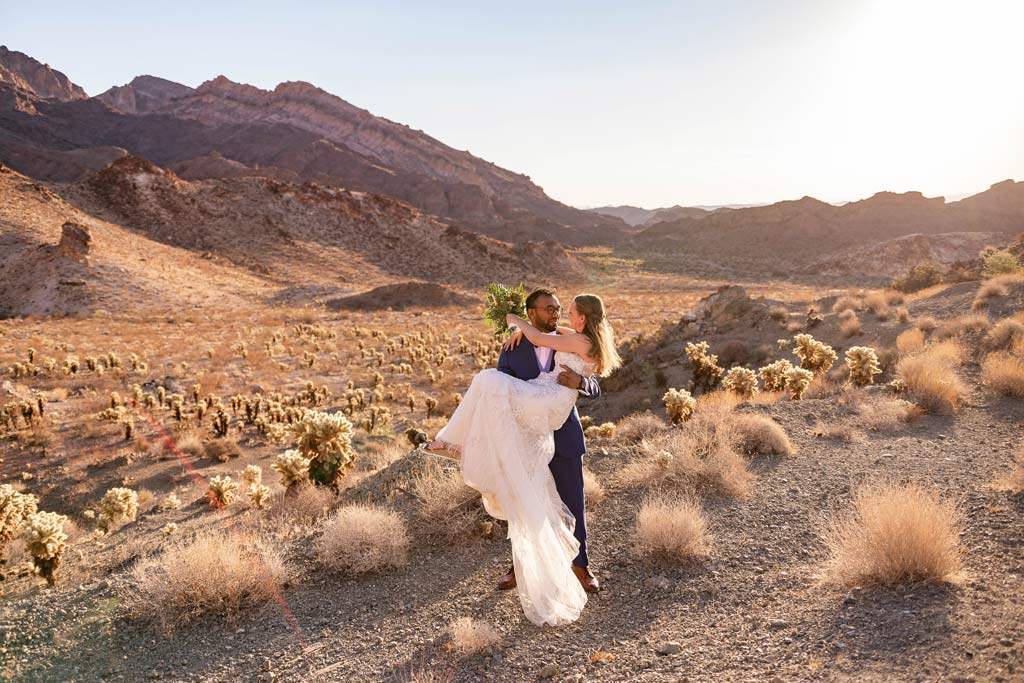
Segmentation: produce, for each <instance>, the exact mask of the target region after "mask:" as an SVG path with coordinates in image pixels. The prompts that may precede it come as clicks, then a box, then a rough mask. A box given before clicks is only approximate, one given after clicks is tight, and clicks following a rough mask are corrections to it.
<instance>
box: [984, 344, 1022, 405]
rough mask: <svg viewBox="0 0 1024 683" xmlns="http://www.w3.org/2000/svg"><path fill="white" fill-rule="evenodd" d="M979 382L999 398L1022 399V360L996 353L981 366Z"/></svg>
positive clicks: (1010, 354) (1003, 353)
mask: <svg viewBox="0 0 1024 683" xmlns="http://www.w3.org/2000/svg"><path fill="white" fill-rule="evenodd" d="M981 381H982V382H984V383H985V385H986V386H988V387H989V388H991V389H992V390H993V391H995V392H996V393H997V394H999V395H1000V396H1006V397H1009V398H1024V358H1021V357H1020V356H1017V355H1015V354H1013V353H1007V352H1005V351H996V352H995V353H990V354H988V356H986V357H985V360H984V362H982V364H981Z"/></svg>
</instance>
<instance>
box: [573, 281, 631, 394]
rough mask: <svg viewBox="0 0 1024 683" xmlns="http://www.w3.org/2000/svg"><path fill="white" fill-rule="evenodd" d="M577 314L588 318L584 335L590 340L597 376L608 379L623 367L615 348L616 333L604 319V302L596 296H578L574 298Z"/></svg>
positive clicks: (591, 354) (584, 327) (591, 355)
mask: <svg viewBox="0 0 1024 683" xmlns="http://www.w3.org/2000/svg"><path fill="white" fill-rule="evenodd" d="M573 303H575V304H576V312H577V313H580V314H581V315H584V316H586V319H587V320H586V323H585V324H584V326H583V334H585V335H586V336H587V337H588V338H589V339H590V357H591V358H593V359H594V360H595V361H596V362H597V374H598V375H600V376H601V377H607V376H608V375H610V374H611V373H612V371H613V370H615V369H616V368H618V367H619V366H621V365H622V359H621V358H620V357H619V351H618V349H616V348H615V332H613V331H612V326H611V324H609V322H608V319H607V318H605V317H604V302H603V301H601V297H599V296H598V295H596V294H578V295H576V297H574V298H573Z"/></svg>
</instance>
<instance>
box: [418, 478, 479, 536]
mask: <svg viewBox="0 0 1024 683" xmlns="http://www.w3.org/2000/svg"><path fill="white" fill-rule="evenodd" d="M410 491H411V492H412V494H413V495H414V496H415V497H416V499H417V500H418V501H419V503H420V505H419V508H418V509H417V511H416V520H417V526H418V527H419V529H420V530H421V531H423V532H424V533H426V534H427V535H429V536H432V537H436V538H441V539H443V540H445V541H448V542H451V541H454V540H455V539H457V538H460V537H466V536H469V535H471V534H472V533H473V531H474V529H476V521H477V517H478V509H477V500H478V498H479V496H478V494H477V492H476V491H474V490H473V489H471V488H470V487H469V486H467V485H466V482H465V481H463V479H462V474H461V472H460V471H459V470H458V469H457V468H453V467H442V466H441V464H440V463H437V462H434V461H427V462H425V463H424V464H423V467H422V468H420V470H419V471H418V472H417V473H416V475H415V476H414V477H413V480H412V482H411V486H410Z"/></svg>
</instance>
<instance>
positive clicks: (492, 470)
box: [437, 351, 594, 625]
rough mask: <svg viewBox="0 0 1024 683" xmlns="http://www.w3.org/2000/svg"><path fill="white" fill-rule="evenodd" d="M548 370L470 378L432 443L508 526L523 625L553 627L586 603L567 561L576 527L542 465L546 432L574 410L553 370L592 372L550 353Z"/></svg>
mask: <svg viewBox="0 0 1024 683" xmlns="http://www.w3.org/2000/svg"><path fill="white" fill-rule="evenodd" d="M554 360H555V364H554V367H555V370H553V371H551V372H544V373H541V374H540V375H539V376H538V377H536V378H535V379H532V380H529V381H524V380H521V379H518V378H516V377H512V376H511V375H506V374H505V373H503V372H501V371H500V370H496V369H488V370H484V371H482V372H479V373H477V374H476V376H475V377H474V378H473V382H472V384H470V387H469V390H468V391H467V392H466V394H465V396H464V397H463V399H462V401H461V403H459V407H458V408H457V409H456V410H455V413H454V414H453V415H452V417H451V419H450V420H449V421H448V424H447V425H446V426H445V427H444V429H442V430H441V431H440V432H439V433H438V435H437V438H438V440H440V441H442V442H443V443H445V444H447V445H448V446H449V447H451V448H454V449H456V450H458V451H460V452H461V453H462V460H461V466H462V476H463V479H465V481H466V483H467V484H468V485H469V486H471V487H473V488H474V489H476V490H477V491H479V492H480V494H481V497H482V499H483V504H484V508H485V509H486V510H487V512H488V513H489V514H490V515H491V516H492V517H496V518H498V519H505V520H508V538H509V540H510V541H511V542H512V559H513V563H514V564H515V571H516V585H517V588H518V591H519V599H520V602H521V603H522V605H523V611H524V613H525V614H526V617H527V618H528V619H529V620H530V621H532V622H533V623H535V624H537V625H541V624H550V625H559V624H566V623H569V622H571V621H574V620H575V619H576V618H577V617H579V615H580V612H581V611H582V610H583V606H584V605H585V604H586V601H587V594H586V593H585V592H584V590H583V588H582V586H580V584H579V581H578V580H577V579H576V575H575V574H573V572H572V569H571V564H572V560H573V558H574V557H576V554H577V553H578V552H579V541H577V540H576V537H575V536H573V529H574V527H575V524H576V520H575V518H573V516H572V513H571V512H569V509H568V508H567V507H565V504H564V503H562V499H561V498H560V497H559V495H558V491H557V489H556V488H555V480H554V477H552V475H551V471H550V470H549V469H548V463H549V462H551V458H552V457H554V454H555V438H554V432H555V430H556V429H558V428H559V427H561V426H562V425H563V424H564V423H565V420H566V419H567V418H568V417H569V413H570V412H571V411H572V409H573V406H574V405H575V404H576V396H577V392H576V390H575V389H569V388H568V387H563V386H562V385H561V384H559V383H558V379H557V378H558V374H559V373H560V372H561V368H560V367H559V366H560V365H566V366H567V367H569V368H572V369H573V370H575V371H576V372H578V373H580V374H581V375H590V374H592V373H593V372H594V366H593V364H591V363H587V362H586V361H584V360H583V359H582V358H580V357H579V356H577V355H576V354H574V353H565V352H562V351H558V352H556V353H555V359H554Z"/></svg>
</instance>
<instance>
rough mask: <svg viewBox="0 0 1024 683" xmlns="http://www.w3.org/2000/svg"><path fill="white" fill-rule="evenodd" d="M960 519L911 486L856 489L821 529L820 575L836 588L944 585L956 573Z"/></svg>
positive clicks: (930, 493)
mask: <svg viewBox="0 0 1024 683" xmlns="http://www.w3.org/2000/svg"><path fill="white" fill-rule="evenodd" d="M961 525H962V516H961V513H960V511H959V510H958V509H957V508H956V506H955V505H953V504H951V503H950V502H948V501H944V500H941V499H940V498H939V496H938V495H937V494H936V493H935V492H934V491H931V490H928V489H925V488H923V487H922V486H919V485H917V484H903V485H900V484H893V483H880V484H869V485H866V486H862V487H861V488H860V489H858V490H857V492H856V493H855V494H854V497H853V508H852V510H850V511H848V512H847V513H845V514H839V515H834V516H833V517H832V519H831V520H830V523H829V525H828V527H827V529H826V531H825V539H824V540H825V544H826V546H827V547H828V550H829V555H830V557H829V559H828V561H827V565H826V572H825V577H826V580H827V581H829V582H831V583H837V584H841V585H865V584H884V585H892V584H896V583H903V582H913V581H924V580H931V581H949V580H952V579H954V578H955V577H956V575H957V573H958V572H959V571H960V566H961V558H960V529H961Z"/></svg>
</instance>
